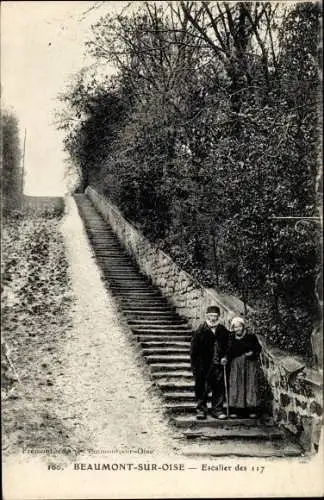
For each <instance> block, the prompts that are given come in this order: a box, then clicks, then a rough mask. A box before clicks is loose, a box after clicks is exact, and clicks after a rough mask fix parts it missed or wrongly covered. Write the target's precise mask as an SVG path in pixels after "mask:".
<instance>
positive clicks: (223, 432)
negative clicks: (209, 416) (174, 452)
mask: <svg viewBox="0 0 324 500" xmlns="http://www.w3.org/2000/svg"><path fill="white" fill-rule="evenodd" d="M215 420H216V419H215ZM203 422H206V421H203ZM184 435H185V437H186V438H187V439H208V440H214V441H224V440H225V439H226V440H229V439H230V440H232V439H233V440H234V439H244V440H249V441H252V440H258V441H275V440H279V439H280V440H282V439H283V435H282V433H281V432H280V431H279V430H278V429H277V428H275V427H261V426H256V425H254V426H250V427H248V426H243V425H242V423H240V425H237V426H231V427H229V428H225V427H209V426H208V425H206V424H205V426H201V427H198V428H196V429H188V430H185V431H184Z"/></svg>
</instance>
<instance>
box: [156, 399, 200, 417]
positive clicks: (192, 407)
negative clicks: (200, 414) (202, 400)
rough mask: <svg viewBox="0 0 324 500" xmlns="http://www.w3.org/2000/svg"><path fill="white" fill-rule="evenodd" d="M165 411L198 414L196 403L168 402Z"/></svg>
mask: <svg viewBox="0 0 324 500" xmlns="http://www.w3.org/2000/svg"><path fill="white" fill-rule="evenodd" d="M164 407H165V409H166V410H167V411H168V412H170V413H171V414H172V413H185V414H188V413H189V414H190V413H191V414H193V413H196V407H197V404H196V402H194V401H167V402H166V403H165V405H164Z"/></svg>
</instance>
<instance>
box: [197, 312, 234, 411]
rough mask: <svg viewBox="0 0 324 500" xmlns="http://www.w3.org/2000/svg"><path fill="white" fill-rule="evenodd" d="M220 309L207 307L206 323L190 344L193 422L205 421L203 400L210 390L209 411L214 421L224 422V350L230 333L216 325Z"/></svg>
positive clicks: (221, 326)
mask: <svg viewBox="0 0 324 500" xmlns="http://www.w3.org/2000/svg"><path fill="white" fill-rule="evenodd" d="M219 317H220V309H219V307H218V306H210V307H208V308H207V311H206V319H205V322H204V324H203V325H202V326H200V327H199V328H198V330H197V331H196V332H195V333H194V334H193V337H192V341H191V367H192V371H193V375H194V378H195V394H196V398H197V418H198V419H200V420H205V419H206V418H207V399H208V392H209V388H211V390H212V398H211V403H212V410H211V415H212V416H213V417H214V418H218V419H224V418H226V414H225V413H224V410H223V403H224V392H225V389H224V368H223V365H226V364H227V350H228V348H229V343H230V339H231V334H230V332H229V331H228V330H227V329H226V328H225V326H224V325H222V324H220V323H219Z"/></svg>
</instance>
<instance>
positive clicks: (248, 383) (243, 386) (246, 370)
mask: <svg viewBox="0 0 324 500" xmlns="http://www.w3.org/2000/svg"><path fill="white" fill-rule="evenodd" d="M260 350H261V346H260V344H259V342H258V340H257V338H256V337H255V335H245V336H244V337H243V338H242V339H237V338H235V339H234V340H233V344H232V347H231V351H230V359H231V365H230V376H229V406H231V407H233V408H256V407H258V406H259V405H260V403H261V401H260V379H261V368H260V363H259V353H260ZM249 351H253V356H252V357H251V358H249V357H246V356H245V355H244V353H246V352H249Z"/></svg>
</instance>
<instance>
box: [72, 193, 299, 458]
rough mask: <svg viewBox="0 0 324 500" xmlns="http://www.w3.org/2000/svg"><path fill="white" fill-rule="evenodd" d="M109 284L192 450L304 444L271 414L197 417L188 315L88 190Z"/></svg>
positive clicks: (93, 234) (87, 213) (286, 448)
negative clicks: (141, 266) (142, 267)
mask: <svg viewBox="0 0 324 500" xmlns="http://www.w3.org/2000/svg"><path fill="white" fill-rule="evenodd" d="M74 198H75V200H76V203H77V206H78V209H79V213H80V215H81V218H82V219H83V222H84V225H85V228H86V231H87V234H88V238H89V240H90V242H91V245H92V247H93V250H94V253H95V257H96V260H97V263H98V266H99V267H100V269H101V273H102V277H103V278H102V279H103V281H104V283H105V286H106V287H107V289H108V290H109V291H110V293H111V294H112V295H113V297H114V298H115V300H116V302H117V304H118V306H119V308H120V310H121V312H122V314H123V315H124V317H125V319H126V321H127V323H128V325H129V328H130V329H131V330H132V332H133V334H134V336H135V338H136V339H137V341H138V342H139V344H140V345H141V350H142V353H143V356H144V358H145V360H146V362H147V363H148V365H149V368H150V373H151V376H152V379H153V380H154V383H155V385H156V386H157V387H158V388H159V389H160V392H161V395H162V400H163V401H164V407H165V410H166V412H167V413H168V415H169V418H170V420H171V422H172V423H173V425H174V426H175V427H176V428H177V430H178V434H180V435H181V436H182V438H183V439H182V441H183V442H182V444H183V446H182V450H183V454H184V455H187V456H204V455H206V456H230V455H235V456H259V457H268V456H269V457H271V456H275V457H284V456H298V455H300V454H301V450H300V447H299V446H298V445H297V444H296V443H293V442H291V440H289V439H287V436H285V435H284V434H283V432H282V431H281V430H279V429H278V428H277V427H276V426H275V425H274V424H273V422H272V420H271V418H270V417H267V416H264V417H262V418H261V419H259V420H256V419H235V420H233V419H226V420H223V421H219V420H215V419H213V418H212V417H210V416H209V417H208V419H207V420H204V421H197V420H196V418H195V407H196V405H195V397H194V381H193V377H192V373H191V369H190V356H189V349H190V339H191V335H192V330H191V329H190V327H189V325H188V323H187V321H186V319H184V318H181V317H180V316H179V315H178V314H177V312H176V311H175V308H174V307H173V306H172V305H171V304H170V303H169V302H168V301H167V300H166V298H164V297H163V296H162V294H161V293H160V291H159V289H158V288H157V287H156V286H154V285H153V284H152V283H150V281H149V279H148V278H147V277H146V276H144V275H143V274H141V272H140V271H139V270H138V268H137V267H136V264H135V263H134V262H133V261H132V259H131V258H130V257H129V256H128V255H127V254H126V253H125V251H124V250H123V249H122V247H121V246H120V244H119V242H118V240H117V238H116V236H115V235H114V233H113V231H112V229H111V228H110V227H109V225H108V223H107V222H105V220H104V219H103V218H102V216H101V215H100V214H99V213H98V212H97V211H96V209H95V208H94V206H93V205H92V203H91V201H90V200H89V199H88V198H87V196H86V195H83V194H78V195H75V196H74Z"/></svg>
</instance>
